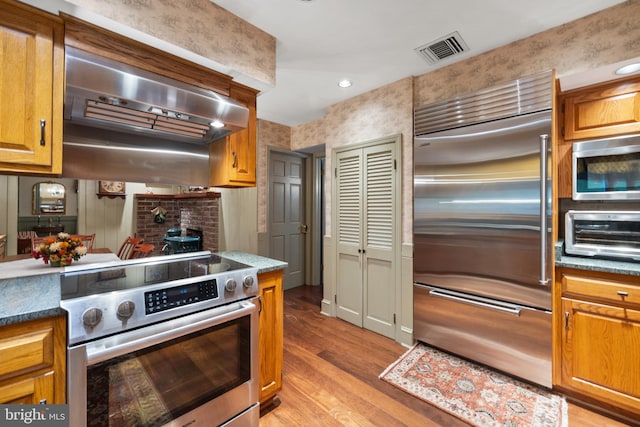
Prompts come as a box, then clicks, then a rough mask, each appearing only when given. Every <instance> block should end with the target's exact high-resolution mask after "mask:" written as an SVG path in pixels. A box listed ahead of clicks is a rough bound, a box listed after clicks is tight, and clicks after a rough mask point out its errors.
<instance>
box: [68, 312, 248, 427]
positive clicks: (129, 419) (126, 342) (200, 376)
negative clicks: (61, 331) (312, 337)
mask: <svg viewBox="0 0 640 427" xmlns="http://www.w3.org/2000/svg"><path fill="white" fill-rule="evenodd" d="M68 363H69V402H70V403H71V405H70V416H71V425H73V426H76V425H83V426H85V425H86V426H100V427H103V426H110V427H124V426H147V427H150V426H165V425H180V426H182V425H186V424H188V425H190V426H200V425H201V426H216V425H222V424H225V423H227V422H229V420H232V419H234V417H237V416H238V415H240V416H242V417H243V418H246V417H248V418H255V425H257V420H258V415H259V410H258V405H257V401H258V385H257V384H258V383H257V309H256V306H255V304H253V303H252V302H251V301H244V302H240V303H234V304H230V305H228V306H223V307H219V308H216V309H212V310H207V311H204V312H200V313H197V314H194V315H190V316H186V317H181V318H178V319H173V320H170V321H167V322H163V323H161V324H156V325H152V326H149V327H145V328H141V329H138V330H135V331H132V332H126V333H122V334H119V335H114V336H111V337H108V338H104V339H101V340H99V341H95V342H91V343H88V344H84V345H81V346H78V347H74V348H72V349H70V351H69V361H68ZM247 411H250V413H251V415H246V414H244V413H245V412H247ZM243 425H254V424H253V422H249V423H246V424H244V422H243Z"/></svg>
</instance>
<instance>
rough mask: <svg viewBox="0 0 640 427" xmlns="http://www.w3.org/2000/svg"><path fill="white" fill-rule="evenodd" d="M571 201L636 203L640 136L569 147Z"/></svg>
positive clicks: (639, 187)
mask: <svg viewBox="0 0 640 427" xmlns="http://www.w3.org/2000/svg"><path fill="white" fill-rule="evenodd" d="M572 157H573V158H572V160H573V164H572V172H573V176H572V186H573V200H634V199H636V200H637V199H640V135H630V136H622V137H615V138H607V139H598V140H592V141H582V142H574V143H573V156H572Z"/></svg>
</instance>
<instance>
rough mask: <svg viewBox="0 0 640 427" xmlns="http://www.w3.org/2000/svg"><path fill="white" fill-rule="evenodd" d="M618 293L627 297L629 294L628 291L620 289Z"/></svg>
mask: <svg viewBox="0 0 640 427" xmlns="http://www.w3.org/2000/svg"><path fill="white" fill-rule="evenodd" d="M617 294H618V295H619V296H621V297H622V298H626V297H628V296H629V292H626V291H618V292H617Z"/></svg>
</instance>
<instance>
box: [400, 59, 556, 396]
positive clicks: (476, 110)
mask: <svg viewBox="0 0 640 427" xmlns="http://www.w3.org/2000/svg"><path fill="white" fill-rule="evenodd" d="M553 80H554V73H553V72H552V71H549V72H545V73H541V74H537V75H535V76H530V77H526V78H523V79H519V80H517V81H514V82H510V83H507V84H503V85H500V86H496V87H492V88H489V89H486V90H483V91H480V92H477V93H474V94H471V95H468V96H464V97H458V98H455V99H451V100H446V101H442V102H438V103H435V104H431V105H426V106H423V107H420V108H417V109H416V110H415V117H414V121H415V126H414V128H415V140H414V236H413V243H414V258H413V265H414V323H413V327H414V337H415V338H416V339H417V340H420V341H423V342H425V343H427V344H430V345H432V346H435V347H438V348H440V349H443V350H446V351H449V352H452V353H455V354H458V355H461V356H463V357H466V358H469V359H472V360H475V361H477V362H480V363H482V364H485V365H488V366H490V367H493V368H496V369H499V370H502V371H504V372H507V373H510V374H512V375H515V376H517V377H520V378H522V379H525V380H528V381H531V382H534V383H537V384H540V385H543V386H546V387H551V282H550V277H551V276H550V258H549V254H550V252H551V250H550V243H551V242H550V240H551V234H550V228H551V221H550V214H551V206H550V199H551V198H550V194H551V189H550V182H551V181H550V177H549V173H550V168H549V165H550V143H551V142H550V137H551V128H552V127H551V121H552V112H551V108H552V96H553Z"/></svg>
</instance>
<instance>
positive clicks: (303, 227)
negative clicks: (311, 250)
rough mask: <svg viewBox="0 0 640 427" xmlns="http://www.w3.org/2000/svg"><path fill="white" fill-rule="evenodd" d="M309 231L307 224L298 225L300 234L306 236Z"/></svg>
mask: <svg viewBox="0 0 640 427" xmlns="http://www.w3.org/2000/svg"><path fill="white" fill-rule="evenodd" d="M307 231H309V226H308V225H307V224H301V225H300V232H301V233H304V234H306V233H307Z"/></svg>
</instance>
